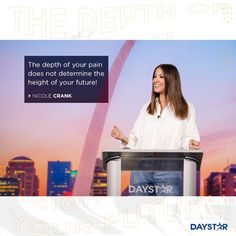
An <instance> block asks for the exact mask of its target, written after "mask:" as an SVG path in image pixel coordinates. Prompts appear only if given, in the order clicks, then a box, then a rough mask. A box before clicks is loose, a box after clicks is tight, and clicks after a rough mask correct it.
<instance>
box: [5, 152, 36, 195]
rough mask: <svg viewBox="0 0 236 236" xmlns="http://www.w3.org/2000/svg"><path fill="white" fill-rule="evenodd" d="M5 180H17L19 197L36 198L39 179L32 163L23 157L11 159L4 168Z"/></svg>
mask: <svg viewBox="0 0 236 236" xmlns="http://www.w3.org/2000/svg"><path fill="white" fill-rule="evenodd" d="M5 177H6V178H16V179H18V180H19V195H20V196H38V195H39V179H38V176H37V175H36V169H35V167H34V161H32V160H31V159H30V158H28V157H25V156H18V157H15V158H13V159H11V160H10V161H9V163H8V166H7V167H6V176H5Z"/></svg>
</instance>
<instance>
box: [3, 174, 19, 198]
mask: <svg viewBox="0 0 236 236" xmlns="http://www.w3.org/2000/svg"><path fill="white" fill-rule="evenodd" d="M19 192H20V183H19V180H18V179H16V178H0V196H19Z"/></svg>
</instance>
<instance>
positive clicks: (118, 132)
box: [111, 125, 129, 145]
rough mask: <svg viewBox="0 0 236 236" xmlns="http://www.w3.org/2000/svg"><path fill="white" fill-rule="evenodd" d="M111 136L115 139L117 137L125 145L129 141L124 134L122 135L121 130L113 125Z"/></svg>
mask: <svg viewBox="0 0 236 236" xmlns="http://www.w3.org/2000/svg"><path fill="white" fill-rule="evenodd" d="M111 136H112V137H113V138H115V139H119V140H120V141H121V142H122V143H124V144H125V145H126V144H128V142H129V139H128V138H127V137H126V136H124V134H123V132H122V131H121V130H120V129H118V128H117V127H116V126H115V125H114V126H113V128H112V131H111Z"/></svg>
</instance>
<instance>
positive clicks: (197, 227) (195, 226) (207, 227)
mask: <svg viewBox="0 0 236 236" xmlns="http://www.w3.org/2000/svg"><path fill="white" fill-rule="evenodd" d="M190 229H191V230H215V231H218V230H228V224H221V223H219V224H190Z"/></svg>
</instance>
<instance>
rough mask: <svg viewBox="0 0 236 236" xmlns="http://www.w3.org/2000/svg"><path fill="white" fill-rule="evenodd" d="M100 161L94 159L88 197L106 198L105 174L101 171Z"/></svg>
mask: <svg viewBox="0 0 236 236" xmlns="http://www.w3.org/2000/svg"><path fill="white" fill-rule="evenodd" d="M102 166H103V164H102V160H100V159H96V165H95V170H94V175H93V182H92V186H91V192H90V195H92V196H107V172H105V171H104V170H103V167H102Z"/></svg>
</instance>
